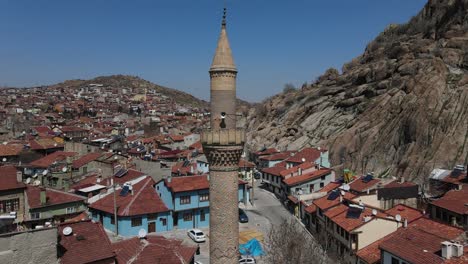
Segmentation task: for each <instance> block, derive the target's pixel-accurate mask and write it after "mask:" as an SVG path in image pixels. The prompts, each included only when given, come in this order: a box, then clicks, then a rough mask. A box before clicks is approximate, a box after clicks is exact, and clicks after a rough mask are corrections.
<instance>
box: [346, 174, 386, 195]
mask: <svg viewBox="0 0 468 264" xmlns="http://www.w3.org/2000/svg"><path fill="white" fill-rule="evenodd" d="M363 178H364V177H360V178H358V179H356V180H354V181H353V182H351V183H350V184H349V187H350V188H351V190H352V191H355V192H360V193H362V192H365V191H367V190H368V189H372V188H373V187H375V186H377V184H378V183H379V182H380V180H379V179H372V180H370V181H369V182H364V181H363Z"/></svg>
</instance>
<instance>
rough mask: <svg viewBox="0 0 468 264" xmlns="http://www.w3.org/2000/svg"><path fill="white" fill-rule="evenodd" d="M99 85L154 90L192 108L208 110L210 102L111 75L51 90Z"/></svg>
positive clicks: (143, 81) (127, 77)
mask: <svg viewBox="0 0 468 264" xmlns="http://www.w3.org/2000/svg"><path fill="white" fill-rule="evenodd" d="M92 83H97V84H103V85H104V86H107V87H115V88H147V89H153V90H155V91H156V92H158V93H161V94H163V95H165V96H168V97H170V98H172V99H173V100H175V101H176V102H177V103H179V104H188V105H190V106H195V107H202V108H207V107H208V102H206V101H204V100H201V99H198V98H196V97H194V96H192V95H190V94H188V93H185V92H181V91H178V90H175V89H172V88H167V87H164V86H161V85H157V84H154V83H152V82H149V81H147V80H144V79H141V78H139V77H136V76H129V75H111V76H100V77H96V78H94V79H90V80H68V81H65V82H63V83H59V84H55V85H51V86H49V88H55V87H57V88H58V87H60V88H68V89H77V88H79V87H82V86H86V85H88V84H92Z"/></svg>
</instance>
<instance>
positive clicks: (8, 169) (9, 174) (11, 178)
mask: <svg viewBox="0 0 468 264" xmlns="http://www.w3.org/2000/svg"><path fill="white" fill-rule="evenodd" d="M16 172H17V170H16V168H15V167H14V166H2V167H0V191H5V190H14V189H21V188H26V185H25V184H24V183H23V182H18V181H17V179H16Z"/></svg>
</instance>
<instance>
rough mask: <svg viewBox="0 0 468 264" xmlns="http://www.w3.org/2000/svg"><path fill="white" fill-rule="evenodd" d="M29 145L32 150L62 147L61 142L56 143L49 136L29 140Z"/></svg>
mask: <svg viewBox="0 0 468 264" xmlns="http://www.w3.org/2000/svg"><path fill="white" fill-rule="evenodd" d="M29 147H30V148H31V149H32V150H45V149H55V148H63V144H62V143H58V142H57V141H55V140H53V139H51V138H41V139H36V140H30V141H29Z"/></svg>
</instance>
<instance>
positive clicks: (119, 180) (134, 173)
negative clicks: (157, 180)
mask: <svg viewBox="0 0 468 264" xmlns="http://www.w3.org/2000/svg"><path fill="white" fill-rule="evenodd" d="M143 175H146V174H145V173H144V172H141V171H137V170H134V169H128V171H127V173H126V174H125V175H124V176H122V177H114V182H115V183H117V184H120V185H123V184H124V183H126V182H128V181H131V180H134V179H136V178H139V177H141V176H143Z"/></svg>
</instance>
